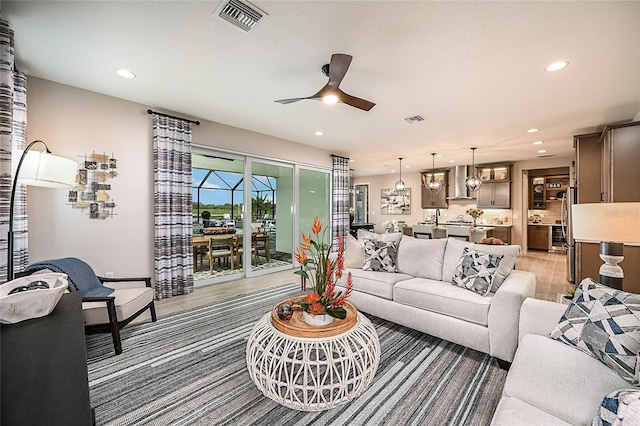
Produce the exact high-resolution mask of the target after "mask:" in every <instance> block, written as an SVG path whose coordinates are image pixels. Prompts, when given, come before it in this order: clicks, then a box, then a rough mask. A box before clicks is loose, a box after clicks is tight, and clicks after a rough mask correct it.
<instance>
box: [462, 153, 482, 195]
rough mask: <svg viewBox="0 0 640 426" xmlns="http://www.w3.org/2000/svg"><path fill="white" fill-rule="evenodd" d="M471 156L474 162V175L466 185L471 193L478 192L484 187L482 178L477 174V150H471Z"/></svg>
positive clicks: (472, 170) (467, 180)
mask: <svg viewBox="0 0 640 426" xmlns="http://www.w3.org/2000/svg"><path fill="white" fill-rule="evenodd" d="M471 155H472V160H471V173H472V175H471V176H470V177H468V178H467V179H465V181H464V185H465V186H466V187H467V189H468V190H469V191H471V192H476V191H477V190H479V189H480V187H481V186H482V180H480V178H479V177H478V175H477V174H476V148H475V147H474V148H471Z"/></svg>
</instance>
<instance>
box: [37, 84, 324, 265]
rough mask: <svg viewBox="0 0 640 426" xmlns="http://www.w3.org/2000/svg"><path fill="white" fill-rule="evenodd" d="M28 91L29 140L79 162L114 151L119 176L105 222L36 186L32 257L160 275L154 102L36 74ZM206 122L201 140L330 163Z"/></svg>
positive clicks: (319, 153) (315, 152)
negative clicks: (150, 112) (86, 156)
mask: <svg viewBox="0 0 640 426" xmlns="http://www.w3.org/2000/svg"><path fill="white" fill-rule="evenodd" d="M27 93H28V97H27V102H28V107H27V110H28V126H27V127H28V130H27V137H28V140H29V141H31V140H35V139H41V140H43V141H45V142H46V143H47V144H48V145H49V148H50V149H51V150H52V151H53V152H54V153H55V154H58V155H62V156H66V157H68V158H72V159H77V160H81V159H82V156H84V154H90V153H92V152H93V151H96V152H98V153H102V152H105V153H108V154H112V153H113V155H114V156H115V158H117V159H118V174H119V176H118V177H117V178H115V179H112V180H110V182H109V183H111V188H112V190H111V191H110V195H111V197H112V198H113V199H114V201H115V203H116V204H117V207H116V209H115V213H116V214H117V215H116V216H115V217H114V218H112V219H106V220H93V219H89V217H88V214H87V212H86V211H85V212H84V213H82V212H81V211H80V210H76V209H73V208H72V207H71V205H68V204H67V203H66V191H65V190H48V189H42V188H34V187H31V188H29V210H28V215H29V251H30V254H29V258H30V262H36V261H39V260H44V259H52V258H59V257H67V256H73V257H79V258H82V259H84V260H86V261H87V262H88V263H89V264H91V266H92V267H93V268H94V269H95V270H96V272H97V273H98V274H104V273H106V272H113V273H114V274H115V276H134V275H135V276H140V275H143V276H152V277H153V276H154V273H153V264H154V253H153V158H152V155H153V152H152V141H151V137H152V129H151V122H152V121H151V116H150V115H148V114H147V112H146V110H147V109H148V108H149V106H147V105H141V104H137V103H133V102H129V101H125V100H122V99H117V98H113V97H109V96H105V95H101V94H98V93H94V92H89V91H86V90H81V89H77V88H74V87H70V86H65V85H62V84H58V83H54V82H51V81H47V80H41V79H38V78H34V77H29V79H28V90H27ZM153 109H156V107H153ZM178 115H179V114H178ZM200 121H201V122H202V124H201V125H200V126H194V128H193V143H194V144H199V145H207V146H211V147H215V148H221V149H225V150H230V151H235V152H244V153H249V154H255V155H260V156H267V157H269V158H279V159H283V160H287V161H291V162H300V163H304V164H311V165H316V166H320V167H331V157H330V153H329V152H326V151H323V150H319V149H316V148H311V147H308V146H303V145H300V144H296V143H293V142H290V141H285V140H282V139H278V138H274V137H271V136H267V135H262V134H259V133H254V132H250V131H247V130H243V129H238V128H235V127H230V126H225V125H223V124H219V123H214V122H210V121H204V120H200Z"/></svg>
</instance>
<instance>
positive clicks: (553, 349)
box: [491, 299, 638, 426]
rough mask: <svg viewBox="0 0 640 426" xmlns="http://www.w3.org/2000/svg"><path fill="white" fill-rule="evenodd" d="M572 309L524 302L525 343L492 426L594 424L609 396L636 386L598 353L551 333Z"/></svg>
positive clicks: (522, 335)
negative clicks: (561, 340) (567, 311)
mask: <svg viewBox="0 0 640 426" xmlns="http://www.w3.org/2000/svg"><path fill="white" fill-rule="evenodd" d="M566 308H567V306H566V305H563V304H561V303H554V302H548V301H545V300H537V299H527V300H526V301H525V302H524V303H523V304H522V310H521V314H520V332H519V334H520V336H519V338H520V344H519V346H518V350H517V352H516V355H515V359H514V360H513V364H512V366H511V369H510V370H509V374H508V375H507V380H506V382H505V385H504V389H503V396H502V399H501V400H500V402H499V404H498V407H497V408H496V411H495V413H494V416H493V420H492V422H491V424H492V425H494V426H503V425H504V426H507V425H508V426H513V425H590V424H592V421H593V419H594V417H595V416H596V414H597V411H598V407H599V406H600V403H601V402H602V400H603V399H604V397H605V396H606V395H608V394H610V393H611V392H614V391H617V390H620V389H634V387H633V386H632V385H630V384H629V383H628V382H626V381H625V380H624V379H622V378H621V377H620V376H619V375H618V374H617V373H616V372H614V371H613V370H612V369H610V368H609V367H607V366H606V365H605V364H603V363H601V362H600V361H598V360H597V359H596V358H594V357H591V356H589V355H587V354H586V353H584V352H582V351H580V350H578V349H576V348H574V347H572V346H569V345H567V344H565V343H562V342H559V341H556V340H553V339H551V338H549V334H550V333H551V331H552V330H553V329H554V328H555V326H556V325H557V324H558V321H559V320H560V318H561V317H562V315H563V314H564V312H565V310H566ZM635 389H638V388H635ZM624 424H625V425H626V424H629V425H631V424H638V423H631V422H629V423H624Z"/></svg>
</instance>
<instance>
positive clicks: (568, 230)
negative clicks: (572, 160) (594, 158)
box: [562, 167, 577, 283]
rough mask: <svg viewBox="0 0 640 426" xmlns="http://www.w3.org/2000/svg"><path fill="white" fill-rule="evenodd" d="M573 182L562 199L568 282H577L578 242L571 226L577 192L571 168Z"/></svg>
mask: <svg viewBox="0 0 640 426" xmlns="http://www.w3.org/2000/svg"><path fill="white" fill-rule="evenodd" d="M571 169H572V170H571V172H572V173H571V175H570V176H571V182H570V185H569V187H568V188H567V191H566V192H565V194H564V196H563V197H562V236H563V237H564V238H565V240H566V243H565V248H566V249H567V281H569V282H571V283H575V282H576V265H577V262H576V258H577V253H576V242H575V240H574V239H573V235H572V226H571V223H572V222H571V205H572V204H575V203H576V202H577V192H576V186H575V182H574V181H573V176H574V175H573V167H572V168H571Z"/></svg>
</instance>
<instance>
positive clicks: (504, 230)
mask: <svg viewBox="0 0 640 426" xmlns="http://www.w3.org/2000/svg"><path fill="white" fill-rule="evenodd" d="M487 236H488V237H494V238H498V239H499V240H502V241H503V242H505V243H507V244H511V227H509V226H501V227H496V228H495V229H494V230H493V231H489V233H487Z"/></svg>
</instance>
